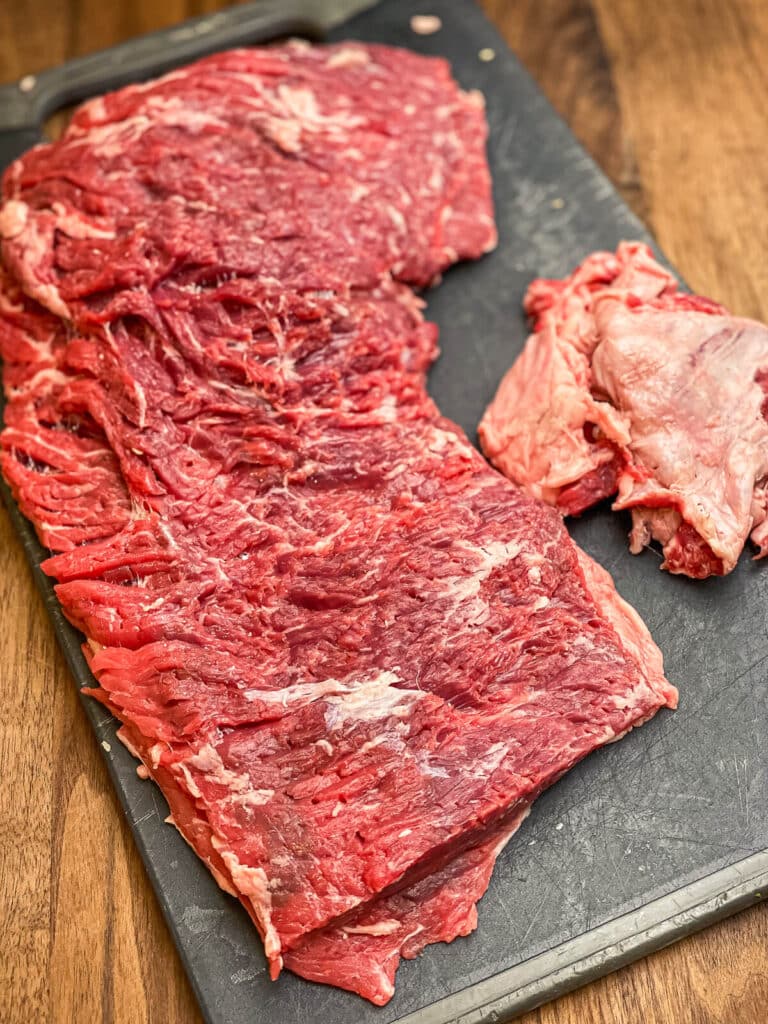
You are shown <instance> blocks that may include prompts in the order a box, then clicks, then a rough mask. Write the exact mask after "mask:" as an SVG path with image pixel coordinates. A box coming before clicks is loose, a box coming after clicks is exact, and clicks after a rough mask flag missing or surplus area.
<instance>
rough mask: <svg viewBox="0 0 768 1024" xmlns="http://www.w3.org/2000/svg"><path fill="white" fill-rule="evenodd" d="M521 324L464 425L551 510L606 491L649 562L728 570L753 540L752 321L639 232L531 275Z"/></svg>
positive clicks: (759, 382)
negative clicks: (698, 289) (562, 274)
mask: <svg viewBox="0 0 768 1024" xmlns="http://www.w3.org/2000/svg"><path fill="white" fill-rule="evenodd" d="M526 310H527V311H528V313H529V314H530V315H531V316H532V317H533V318H534V329H535V330H534V333H533V334H532V335H531V337H530V338H529V339H528V341H527V343H526V347H525V350H524V351H523V353H522V355H521V356H520V358H519V359H518V360H517V361H516V362H515V364H514V365H513V366H512V368H511V369H510V371H509V373H508V374H507V375H506V377H505V378H504V380H503V381H502V383H501V385H500V387H499V390H498V392H497V395H496V397H495V399H494V401H493V402H492V403H491V405H490V406H489V408H488V410H487V411H486V414H485V416H484V418H483V421H482V423H481V425H480V429H479V433H480V438H481V442H482V445H483V449H484V451H485V452H486V454H487V455H488V456H489V458H490V459H491V460H492V461H493V462H494V464H495V465H497V466H498V467H499V468H500V469H501V470H502V471H503V472H504V473H506V475H507V476H509V477H510V478H511V479H513V480H515V481H516V482H517V483H519V484H521V485H522V486H524V487H525V488H526V489H527V490H528V491H529V492H530V493H532V494H534V495H536V496H537V497H540V498H542V499H543V500H545V501H548V502H550V503H551V504H553V505H555V506H556V507H557V508H559V509H560V511H561V512H563V513H564V514H566V515H567V514H578V513H579V512H582V511H584V509H586V508H588V507H590V506H591V505H593V504H595V503H596V502H598V501H600V500H602V499H603V498H607V497H611V496H613V495H616V497H615V502H614V508H616V509H631V510H632V523H633V526H632V533H631V540H630V544H631V549H632V551H633V552H635V553H637V552H639V551H641V550H642V548H643V547H645V546H646V545H647V544H649V543H650V542H651V541H653V540H656V541H659V542H660V543H661V545H662V547H663V551H664V555H665V561H664V563H663V567H664V568H666V569H669V570H670V571H671V572H679V573H685V574H687V575H690V576H694V577H705V576H708V575H711V574H723V573H727V572H730V571H731V570H732V569H733V567H734V566H735V564H736V561H737V560H738V557H739V554H740V552H741V550H742V548H743V547H744V544H745V542H746V540H747V538H748V537H750V536H751V537H752V540H753V541H754V543H755V544H756V545H757V547H758V555H763V554H764V553H765V550H766V549H765V543H766V528H765V525H764V523H765V518H766V497H765V487H766V478H767V476H768V422H766V418H765V414H764V411H765V400H766V389H765V380H766V370H767V369H768V329H766V327H765V326H764V325H763V324H759V323H756V322H754V321H748V320H745V319H742V318H739V317H734V316H731V315H730V314H729V313H728V312H727V311H726V310H725V309H724V308H723V307H722V306H719V305H717V304H716V303H714V302H711V301H710V300H708V299H703V298H701V297H699V296H689V295H685V294H683V293H680V292H679V291H678V287H677V283H676V281H675V279H674V278H673V277H672V276H671V275H670V274H669V273H668V272H667V271H666V270H665V269H664V268H662V267H661V266H660V265H659V264H658V263H656V261H655V260H654V259H653V257H652V255H651V253H650V251H649V250H648V249H647V247H645V246H643V245H640V244H637V243H624V244H622V245H621V246H619V248H618V250H617V252H616V253H615V254H614V253H595V254H593V255H592V256H590V257H588V258H587V259H586V260H585V261H584V262H583V263H582V264H581V265H580V266H579V267H578V268H577V269H576V270H575V271H574V273H573V274H572V275H571V276H570V277H568V278H566V279H565V280H563V281H544V280H540V281H535V282H534V283H533V284H532V285H531V287H530V289H529V292H528V295H527V298H526Z"/></svg>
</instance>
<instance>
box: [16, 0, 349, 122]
mask: <svg viewBox="0 0 768 1024" xmlns="http://www.w3.org/2000/svg"><path fill="white" fill-rule="evenodd" d="M363 6H365V4H363V3H361V2H360V0H357V2H355V0H257V2H254V3H247V4H243V5H241V6H239V7H230V8H227V10H224V11H219V12H218V13H216V14H207V15H203V16H202V17H198V18H191V19H190V20H189V21H185V22H183V23H182V24H180V25H174V26H172V27H170V28H165V29H160V30H159V31H157V32H151V33H148V34H147V35H144V36H139V37H138V38H136V39H130V40H128V41H126V42H124V43H118V44H117V45H116V46H112V47H110V48H109V49H107V50H100V51H99V52H97V53H92V54H88V55H87V56H84V57H76V58H75V59H74V60H71V61H68V62H67V63H66V64H61V65H60V66H59V67H55V68H50V69H49V70H47V71H42V72H40V73H39V74H37V75H26V76H25V77H24V78H22V79H20V81H18V82H15V83H13V84H11V85H5V86H2V87H0V131H3V130H7V129H32V128H36V127H37V128H39V127H40V126H41V125H42V123H43V121H44V120H45V118H46V117H48V116H49V115H50V114H52V113H53V112H54V111H55V110H57V109H58V108H59V107H63V106H66V105H67V104H69V103H77V102H79V101H81V100H84V99H87V98H88V97H89V96H93V95H95V94H97V93H102V92H107V91H109V90H110V89H118V88H120V87H121V86H123V85H127V84H128V83H130V82H137V81H142V80H145V79H147V78H151V77H153V76H154V75H159V74H162V73H163V72H164V71H168V70H170V69H171V68H174V67H178V66H179V65H181V64H185V63H187V62H188V61H191V60H194V59H195V58H197V57H201V56H203V55H204V54H207V53H213V52H214V51H216V50H225V49H227V48H228V47H232V46H243V45H248V44H250V43H259V42H266V41H268V40H271V39H275V38H278V37H280V36H286V35H302V36H309V37H310V38H319V37H320V36H322V35H323V33H324V31H325V30H326V29H327V28H329V27H330V26H331V25H332V24H335V23H337V22H339V21H341V20H343V19H344V17H345V16H347V15H348V14H350V13H353V12H354V11H355V10H359V9H360V8H361V7H363Z"/></svg>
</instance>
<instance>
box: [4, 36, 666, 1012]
mask: <svg viewBox="0 0 768 1024" xmlns="http://www.w3.org/2000/svg"><path fill="white" fill-rule="evenodd" d="M484 138H485V123H484V118H483V113H482V101H481V98H480V97H478V96H477V95H472V94H465V93H462V92H461V91H460V90H459V89H458V88H457V86H456V85H455V83H454V82H453V80H452V79H451V77H450V73H449V69H448V67H447V65H446V64H445V63H444V62H442V61H436V60H430V59H426V58H422V57H417V56H415V55H413V54H408V53H405V52H403V51H396V50H389V49H385V48H382V47H363V46H359V45H356V44H347V45H343V46H336V47H328V48H323V47H308V46H306V45H304V44H291V45H287V46H284V47H277V48H273V49H265V50H253V51H237V52H234V53H228V54H221V55H219V56H216V57H213V58H209V59H207V60H204V61H201V62H200V63H198V64H196V65H193V66H191V67H190V68H187V69H184V70H182V71H179V72H175V73H173V74H171V75H168V76H166V77H165V78H163V79H160V80H159V81H157V82H153V83H149V84H147V85H143V86H136V87H131V88H128V89H125V90H122V91H121V92H119V93H116V94H114V95H112V96H107V97H104V98H103V99H99V100H95V101H93V102H92V103H90V104H87V105H86V106H85V107H83V108H82V109H81V110H80V111H79V112H78V114H76V116H75V118H74V120H73V122H72V126H71V127H70V129H69V130H68V132H67V133H66V134H65V136H64V137H63V138H62V140H60V141H59V142H58V143H56V144H54V145H52V146H45V147H39V148H37V149H35V150H32V151H31V152H30V153H29V154H28V155H27V156H26V157H24V158H23V159H22V160H20V161H18V162H17V163H16V164H14V165H13V166H12V167H11V168H10V170H9V172H8V173H7V176H6V179H5V183H4V187H5V199H6V201H5V204H4V206H3V208H2V210H1V211H0V227H1V229H2V235H3V239H4V241H3V250H2V251H3V257H4V259H5V262H6V266H7V268H8V271H9V274H10V280H8V281H6V282H5V284H4V286H3V294H4V300H3V302H4V304H3V311H2V329H0V345H2V354H3V358H4V360H5V381H6V389H7V394H8V399H9V404H8V410H9V411H8V416H7V429H6V431H5V433H4V435H3V454H2V465H3V470H4V473H5V475H6V478H7V479H8V480H9V482H10V484H11V486H12V487H13V489H14V493H15V494H16V496H17V499H18V500H19V502H20V504H21V506H22V508H23V510H24V512H25V513H26V514H27V515H28V516H29V517H30V518H31V519H32V521H33V522H34V523H35V525H36V527H37V529H38V533H39V535H40V537H41V539H42V540H43V542H44V543H46V544H48V545H49V546H50V547H51V548H52V549H54V550H55V551H57V552H58V553H57V554H54V555H53V556H52V557H51V558H50V559H49V560H48V561H47V562H46V563H45V569H46V571H47V572H49V573H50V574H51V575H52V576H54V577H56V579H57V580H58V581H59V582H58V586H57V594H58V596H59V599H60V601H61V604H62V607H63V608H64V611H65V613H66V614H67V616H68V617H69V619H70V620H71V621H72V622H73V623H74V624H75V625H76V626H77V627H78V628H79V629H81V630H82V631H83V633H84V634H85V636H86V638H87V641H88V644H87V651H88V655H89V658H90V662H91V666H92V668H93V671H94V674H95V676H96V677H97V679H98V681H99V683H100V686H99V687H98V688H94V689H93V691H92V693H93V696H95V697H96V698H97V699H99V700H101V701H103V702H104V704H105V705H106V706H107V707H109V708H110V709H111V710H112V711H113V712H114V713H115V714H116V715H117V716H118V717H119V718H120V719H121V720H122V722H123V723H124V725H123V729H122V736H123V739H124V740H125V742H126V743H127V745H128V746H129V747H130V749H132V750H133V751H134V752H135V753H136V755H137V756H139V757H140V758H141V760H142V762H143V768H142V771H144V772H146V773H148V774H150V775H151V776H152V777H153V778H154V779H155V780H156V781H157V783H158V784H159V785H160V787H161V788H162V790H163V792H164V794H165V796H166V798H167V800H168V802H169V805H170V807H171V812H172V816H173V819H174V821H175V824H176V825H177V827H178V828H179V829H180V830H181V831H182V833H183V834H184V836H185V837H186V838H187V839H188V840H189V842H190V843H191V844H192V846H193V847H194V848H195V849H196V851H197V852H198V853H199V855H200V856H201V857H202V858H203V860H204V861H205V862H206V863H207V864H208V866H209V867H210V869H211V871H212V872H213V874H214V875H215V877H216V878H217V880H218V881H219V883H220V884H221V885H222V886H223V887H224V888H225V889H227V891H229V892H231V893H232V894H233V895H235V896H237V897H238V898H239V899H240V900H241V902H242V903H243V904H244V906H245V907H246V909H247V910H248V912H249V913H250V914H251V916H252V918H253V920H254V922H255V923H256V925H257V927H258V928H259V931H260V933H261V935H262V937H263V939H264V944H265V949H266V954H267V957H268V959H269V961H270V965H271V971H272V974H273V976H276V975H277V973H278V972H279V970H280V968H281V966H282V965H283V963H286V964H287V965H288V966H289V967H291V968H292V969H293V970H295V971H297V972H298V973H303V974H305V975H306V976H307V977H310V978H314V979H316V980H323V981H326V982H329V983H331V984H338V985H341V986H345V987H348V988H351V989H353V990H354V991H357V992H359V993H360V994H362V995H364V996H366V997H367V998H369V999H372V1000H373V1001H375V1002H384V1001H386V999H388V998H389V996H390V995H391V993H392V978H393V975H394V971H395V968H396V966H397V962H398V960H399V957H400V956H413V955H415V954H416V953H417V952H418V951H419V949H421V948H422V947H423V946H424V945H425V944H426V943H428V942H433V941H438V940H446V941H447V940H450V939H451V938H453V937H454V936H456V935H460V934H465V933H466V932H467V931H468V930H470V929H471V928H472V927H474V922H475V911H474V903H475V902H476V900H477V899H478V898H479V897H480V896H481V895H482V892H483V890H484V888H485V886H486V884H487V880H488V877H489V874H490V871H491V869H492V865H493V861H494V859H495V857H496V855H497V853H498V851H499V849H500V848H501V845H502V844H503V841H505V839H506V838H508V837H509V835H511V833H512V832H513V831H514V829H515V828H516V827H517V825H518V824H519V821H520V820H521V817H522V816H523V815H524V813H525V812H526V811H527V808H528V807H529V805H530V803H531V801H532V800H533V799H534V798H535V796H536V795H537V794H538V793H539V792H541V790H542V789H543V788H545V787H546V786H547V785H549V784H551V783H552V782H553V781H554V780H555V779H557V778H558V777H559V776H560V775H561V774H562V773H563V772H564V771H566V770H567V769H568V768H569V767H570V766H571V765H573V764H574V763H575V762H576V761H577V760H579V759H580V758H581V757H583V756H585V755H586V754H587V753H589V751H591V750H593V749H594V748H595V747H597V746H600V745H602V744H604V743H606V742H610V741H612V740H614V739H616V738H617V737H618V736H620V735H622V734H623V733H624V732H626V731H627V730H628V729H629V728H631V727H632V726H634V725H637V724H639V723H641V722H643V721H645V720H646V719H647V718H649V717H650V716H651V715H653V714H654V713H655V711H656V710H657V709H658V708H659V707H661V706H663V705H669V706H672V705H673V704H674V701H675V697H676V694H675V691H674V689H673V688H672V687H671V686H670V684H669V683H668V682H667V681H666V680H665V678H664V675H663V670H662V665H661V658H660V655H659V653H658V650H657V649H656V647H655V645H654V644H653V641H652V640H651V638H650V636H649V634H648V632H647V630H646V629H645V627H644V626H643V624H642V623H641V622H640V621H639V619H638V618H637V616H635V615H634V613H633V612H632V611H631V610H630V609H628V607H627V606H626V605H625V604H624V602H622V601H621V599H620V598H619V597H618V595H617V594H616V592H615V590H614V589H613V586H612V584H611V582H610V579H609V578H608V577H606V576H605V574H604V573H602V571H601V570H599V569H598V567H596V566H595V565H594V563H592V562H591V561H590V560H589V559H588V558H587V557H586V556H585V555H583V553H582V552H580V551H579V550H578V549H577V548H576V547H575V545H573V544H572V543H571V542H570V541H569V539H568V535H567V533H566V531H565V529H564V527H563V525H562V522H561V520H560V518H559V516H558V515H557V514H556V513H555V512H554V511H553V510H552V509H548V508H547V507H546V506H544V505H542V504H541V503H539V502H537V501H535V500H533V499H531V498H530V497H528V496H526V495H525V494H523V492H522V491H520V490H519V489H518V488H517V487H515V486H513V485H511V484H509V483H508V482H507V481H505V480H504V479H503V477H501V476H500V475H499V474H497V473H496V472H495V471H494V470H492V469H490V468H489V467H488V465H487V464H486V463H485V462H484V460H483V459H482V458H481V457H480V455H479V453H478V452H476V451H475V449H473V448H472V446H471V445H470V444H469V442H468V441H467V439H466V437H465V436H464V435H463V434H462V433H461V432H460V431H459V430H458V428H457V427H455V426H454V425H453V424H451V423H449V422H448V421H446V420H445V419H443V418H442V417H441V416H440V414H439V412H438V410H437V409H436V408H435V406H434V404H433V402H432V401H431V399H430V398H429V396H428V395H427V392H426V389H425V374H426V370H427V368H428V367H429V364H430V362H431V361H432V360H433V359H434V358H435V355H436V331H435V328H434V326H433V325H431V324H428V323H426V322H425V321H424V320H423V318H422V315H421V302H420V300H419V299H418V298H417V297H416V296H415V295H414V293H413V291H412V290H411V288H410V287H408V285H409V284H410V285H414V286H416V285H419V286H421V285H424V284H427V283H429V282H430V281H432V280H434V279H435V278H436V277H437V276H438V275H439V273H440V272H441V271H442V270H443V269H444V268H445V267H446V266H448V265H449V264H450V263H451V262H453V261H454V260H456V259H459V258H467V257H477V256H480V255H481V254H482V253H483V252H484V251H486V250H487V249H489V248H491V247H492V246H493V244H494V241H495V233H494V227H493V219H492V213H491V205H490V182H489V177H488V170H487V166H486V164H485V159H484V152H483V146H484ZM38 304H41V305H42V307H45V308H44V309H43V308H41V305H38ZM345 936H346V938H345ZM340 943H345V944H346V943H351V945H350V946H349V947H348V949H349V952H348V953H347V954H346V955H341V953H340V950H339V947H340ZM345 948H346V947H345ZM353 949H354V950H355V953H354V956H353V955H352V952H351V951H352V950H353Z"/></svg>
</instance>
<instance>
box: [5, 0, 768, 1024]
mask: <svg viewBox="0 0 768 1024" xmlns="http://www.w3.org/2000/svg"><path fill="white" fill-rule="evenodd" d="M218 6H224V4H219V3H217V2H216V0H120V2H117V0H115V2H111V3H104V2H102V0H79V2H77V3H76V2H74V0H71V2H67V3H64V2H62V0H6V2H5V3H2V4H0V79H3V80H7V79H11V78H17V77H20V76H21V75H23V74H25V73H28V72H33V71H36V70H38V69H40V68H43V67H45V66H47V65H50V64H54V63H57V62H59V61H63V60H66V59H67V58H69V57H72V56H75V55H76V54H79V53H85V52H87V51H89V50H93V49H96V48H98V47H102V46H108V45H109V44H111V43H113V42H116V41H118V40H120V39H123V38H126V37H129V36H131V35H135V34H138V33H141V32H146V31H149V30H150V29H153V28H157V27H160V26H161V25H165V24H169V23H172V22H175V21H178V20H181V19H182V18H184V17H186V16H189V15H191V14H199V13H203V12H205V11H209V10H213V9H215V8H216V7H218ZM485 6H486V8H487V10H488V12H489V13H490V15H491V16H492V17H493V18H494V19H495V20H496V22H497V23H498V24H499V26H500V27H501V29H502V31H503V32H504V34H505V35H506V37H507V39H508V40H509V43H510V44H511V46H512V47H513V49H515V50H516V51H517V52H518V54H519V55H520V56H521V57H522V59H523V60H524V61H525V63H526V64H527V65H528V67H529V68H530V70H531V71H532V72H533V74H534V76H535V77H536V78H537V80H538V81H539V82H540V84H541V86H542V87H543V89H544V90H545V92H546V93H547V95H548V96H549V97H550V99H551V100H552V102H553V103H554V105H555V106H556V107H557V109H558V110H559V111H560V112H561V114H562V115H563V116H564V117H565V118H566V120H567V121H568V122H569V123H570V125H571V126H572V128H573V130H574V131H575V133H576V134H577V135H578V136H579V138H580V139H581V140H582V142H583V143H584V144H585V145H586V147H587V148H588V149H589V150H590V152H591V153H592V154H593V155H594V156H595V158H596V159H597V160H598V162H599V163H600V164H601V165H602V166H603V167H604V168H605V170H606V171H607V173H608V174H609V175H610V176H611V178H612V179H613V181H614V182H615V183H616V184H617V185H618V187H619V188H620V190H621V191H622V193H623V195H624V196H625V197H626V199H627V200H628V201H629V202H630V203H631V205H632V206H633V207H634V209H635V210H636V211H637V212H638V213H639V214H640V215H641V216H642V217H643V218H644V219H645V221H646V223H647V224H648V225H649V226H650V228H651V229H652V231H653V232H654V233H655V235H656V237H657V238H658V239H659V241H660V243H661V245H662V246H663V247H664V249H665V250H666V252H667V253H668V254H669V256H670V257H671V258H672V260H673V261H674V262H675V264H676V265H677V266H678V267H679V268H680V270H681V272H682V273H683V274H684V275H685V277H686V278H687V280H688V281H689V282H690V283H691V284H692V285H693V286H694V287H695V288H696V289H698V290H699V291H702V292H704V293H705V294H710V295H712V296H714V297H716V298H718V299H720V300H721V301H723V302H725V303H726V304H727V305H728V306H730V307H731V308H732V309H733V310H734V311H736V312H738V313H742V314H745V315H749V316H755V317H760V318H762V319H765V320H768V259H766V255H767V253H768V218H766V201H767V200H768V161H767V160H766V158H765V146H766V142H768V120H767V118H766V112H765V111H766V104H765V97H766V93H767V92H768V62H766V60H765V54H766V53H768V4H766V3H764V2H763V0H752V2H751V3H750V2H748V0H743V2H738V0H678V2H676V3H675V2H673V3H669V2H668V0H592V2H589V0H509V2H505V0H485ZM424 10H425V13H426V12H428V10H429V2H428V0H425V4H424ZM0 559H1V562H0V608H2V613H3V629H2V635H0V668H1V670H2V676H1V678H0V686H1V687H2V714H0V777H1V778H2V783H1V784H0V895H1V897H2V902H1V904H0V934H1V935H2V947H1V951H0V1020H2V1021H7V1022H9V1024H11V1022H12V1024H43V1022H44V1021H51V1022H54V1021H55V1022H56V1024H95V1022H97V1021H102V1022H105V1024H106V1022H115V1024H140V1022H142V1024H143V1022H155V1021H156V1022H158V1024H159V1022H162V1024H196V1022H198V1021H199V1020H200V1016H199V1012H198V1010H197V1008H196V1005H195V1001H194V997H193V996H192V993H191V990H190V987H189V984H188V983H187V981H186V978H185V976H184V973H183V971H182V968H181V964H180V962H179V959H178V957H177V955H176V952H175V950H174V947H173V944H172V942H171V939H170V936H169V934H168V931H167V929H166V927H165V925H164V923H163V921H162V918H161V916H160V912H159V909H158V907H157V904H156V902H155V898H154V896H153V894H152V890H151V889H150V886H149V883H148V882H147V879H146V878H145V876H144V872H143V869H142V866H141V863H140V861H139V857H138V854H137V852H136V850H135V848H134V845H133V840H132V838H131V833H130V831H129V829H128V827H127V825H126V823H125V820H124V818H123V814H122V811H121V809H120V807H119V805H118V803H117V800H116V798H115V796H114V795H113V792H112V787H111V785H110V783H109V780H108V778H107V773H106V769H105V767H104V764H103V762H102V759H101V756H100V754H99V751H98V748H97V745H96V742H95V740H94V737H93V735H92V733H91V731H90V729H89V727H88V725H87V723H86V719H85V716H84V715H83V713H82V711H81V709H80V707H79V705H78V701H77V698H76V696H75V689H74V687H73V686H72V683H71V680H70V678H69V674H68V672H67V669H66V667H65V665H64V661H63V659H62V657H61V655H60V654H59V652H58V650H57V648H56V645H55V642H54V638H53V634H52V631H51V627H50V625H49V623H48V620H47V618H46V616H45V614H44V612H43V607H42V603H41V601H40V599H39V598H38V596H37V594H36V592H35V590H34V589H33V586H32V582H31V579H30V575H29V572H28V570H27V567H26V564H25V562H24V559H23V557H22V553H21V549H20V547H19V546H18V544H17V543H16V541H15V538H14V537H13V535H12V533H11V529H10V524H9V522H8V519H7V516H6V515H5V514H4V513H3V514H2V515H1V516H0ZM767 1006H768V907H765V906H763V907H754V908H753V909H751V910H749V911H746V912H744V913H742V914H740V915H739V916H738V917H736V918H732V919H731V920H729V921H726V922H723V923H722V924H719V925H717V926H715V927H713V928H710V929H709V930H708V931H706V932H703V933H701V934H699V935H697V936H694V937H692V938H689V939H687V940H685V941H684V942H680V943H678V944H677V945H676V946H673V947H671V948H670V949H668V950H665V951H663V952H660V953H657V954H655V955H654V956H651V957H648V958H647V959H646V960H643V961H641V962H639V963H637V964H635V965H633V966H631V967H628V968H625V969H624V970H623V971H620V972H618V973H617V974H614V975H611V976H610V977H608V978H605V979H603V980H601V981H598V982H595V983H594V984H592V985H590V986H588V987H587V988H584V989H582V990H580V991H579V992H576V993H574V994H572V995H569V996H566V997H564V998H562V999H560V1000H559V1001H558V1002H556V1003H553V1004H550V1005H548V1006H545V1007H542V1008H541V1009H540V1010H537V1011H535V1012H533V1013H531V1014H529V1015H527V1016H526V1017H525V1018H524V1021H525V1024H534V1022H537V1024H577V1022H578V1024H603V1022H607V1024H638V1022H640V1021H642V1022H657V1024H694V1022H695V1024H765V1021H766V1020H768V1009H767V1008H766V1007H767ZM275 1024H278V1022H275ZM331 1024H332V1022H331Z"/></svg>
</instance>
